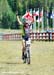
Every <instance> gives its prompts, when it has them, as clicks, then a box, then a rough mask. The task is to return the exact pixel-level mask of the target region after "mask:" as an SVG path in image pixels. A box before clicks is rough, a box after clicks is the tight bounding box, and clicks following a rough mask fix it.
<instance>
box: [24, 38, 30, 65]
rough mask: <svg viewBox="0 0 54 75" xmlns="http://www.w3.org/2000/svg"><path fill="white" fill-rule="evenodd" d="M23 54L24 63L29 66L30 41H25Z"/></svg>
mask: <svg viewBox="0 0 54 75" xmlns="http://www.w3.org/2000/svg"><path fill="white" fill-rule="evenodd" d="M25 44H26V45H25V48H26V49H25V52H24V63H27V64H30V62H31V60H30V39H28V41H25Z"/></svg>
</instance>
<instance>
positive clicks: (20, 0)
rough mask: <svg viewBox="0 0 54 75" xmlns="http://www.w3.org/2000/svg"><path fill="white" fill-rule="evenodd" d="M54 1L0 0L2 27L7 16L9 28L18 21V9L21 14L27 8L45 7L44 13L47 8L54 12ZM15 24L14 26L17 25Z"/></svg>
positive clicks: (0, 22) (0, 21)
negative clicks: (53, 8) (53, 9)
mask: <svg viewBox="0 0 54 75" xmlns="http://www.w3.org/2000/svg"><path fill="white" fill-rule="evenodd" d="M53 3H54V0H0V27H3V26H2V25H1V24H3V23H2V22H4V21H3V20H4V19H5V18H7V19H8V24H9V25H8V28H11V27H12V24H13V23H14V22H15V21H16V11H18V14H19V15H23V14H24V13H25V12H26V9H31V8H32V9H34V8H35V9H37V8H40V9H41V8H42V7H43V8H44V13H45V12H46V11H47V10H49V12H52V7H53V5H54V4H53ZM5 16H6V17H5ZM7 19H6V20H7ZM9 22H10V23H9ZM45 22H46V21H45ZM14 25H15V24H13V27H15V26H14Z"/></svg>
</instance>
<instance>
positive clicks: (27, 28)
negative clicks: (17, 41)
mask: <svg viewBox="0 0 54 75" xmlns="http://www.w3.org/2000/svg"><path fill="white" fill-rule="evenodd" d="M17 20H18V23H19V24H20V25H22V26H23V28H22V31H23V32H22V59H23V60H24V51H25V44H26V43H25V41H28V40H29V41H30V26H31V23H29V22H28V21H27V20H26V19H24V22H21V21H20V19H19V16H18V15H17Z"/></svg>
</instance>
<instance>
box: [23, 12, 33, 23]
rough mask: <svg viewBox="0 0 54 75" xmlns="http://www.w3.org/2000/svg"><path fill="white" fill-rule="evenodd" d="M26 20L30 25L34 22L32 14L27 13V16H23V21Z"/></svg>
mask: <svg viewBox="0 0 54 75" xmlns="http://www.w3.org/2000/svg"><path fill="white" fill-rule="evenodd" d="M23 18H24V19H26V21H27V22H28V23H31V22H32V21H33V17H32V14H31V13H30V12H26V13H25V15H23V16H22V19H23Z"/></svg>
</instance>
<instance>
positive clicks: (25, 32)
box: [22, 23, 30, 40]
mask: <svg viewBox="0 0 54 75" xmlns="http://www.w3.org/2000/svg"><path fill="white" fill-rule="evenodd" d="M22 30H23V32H22V37H23V38H24V39H25V40H26V39H28V38H29V37H30V26H29V25H28V24H27V23H25V25H23V28H22Z"/></svg>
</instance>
